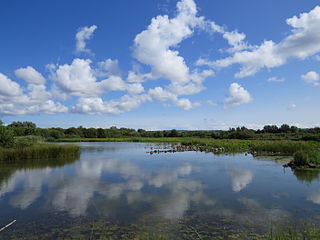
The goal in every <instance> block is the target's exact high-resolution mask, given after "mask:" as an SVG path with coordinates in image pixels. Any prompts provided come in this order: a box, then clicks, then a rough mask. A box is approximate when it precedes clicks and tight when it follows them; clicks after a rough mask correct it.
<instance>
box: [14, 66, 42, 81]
mask: <svg viewBox="0 0 320 240" xmlns="http://www.w3.org/2000/svg"><path fill="white" fill-rule="evenodd" d="M14 73H15V75H16V76H17V77H18V78H21V79H22V80H24V81H26V82H27V83H34V84H44V83H45V82H46V79H45V78H44V77H43V76H42V74H41V73H39V72H37V71H36V70H35V69H34V68H33V67H30V66H28V67H26V68H19V69H17V70H16V71H15V72H14Z"/></svg>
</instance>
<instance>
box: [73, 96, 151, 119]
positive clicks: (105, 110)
mask: <svg viewBox="0 0 320 240" xmlns="http://www.w3.org/2000/svg"><path fill="white" fill-rule="evenodd" d="M150 100H151V98H150V97H149V95H147V94H142V95H135V96H130V95H124V96H122V97H121V98H120V99H118V100H110V101H103V99H102V98H99V97H86V98H85V97H81V98H79V100H78V103H77V104H76V105H75V106H73V108H72V111H73V112H76V113H84V114H120V113H124V112H129V111H131V110H133V109H135V108H138V107H140V105H141V104H142V103H144V102H147V101H150Z"/></svg>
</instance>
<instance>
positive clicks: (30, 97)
mask: <svg viewBox="0 0 320 240" xmlns="http://www.w3.org/2000/svg"><path fill="white" fill-rule="evenodd" d="M0 85H1V89H0V113H1V114H5V115H25V114H36V113H47V114H53V113H60V112H67V111H68V108H67V107H65V106H63V105H62V104H60V103H56V102H54V101H53V100H50V98H51V94H50V93H49V92H47V90H46V86H45V85H43V84H33V83H32V84H28V86H27V89H25V90H23V89H22V88H21V86H20V85H19V84H18V83H16V82H14V81H12V80H11V79H9V78H8V77H7V76H5V75H4V74H1V73H0ZM24 91H25V92H27V93H24Z"/></svg>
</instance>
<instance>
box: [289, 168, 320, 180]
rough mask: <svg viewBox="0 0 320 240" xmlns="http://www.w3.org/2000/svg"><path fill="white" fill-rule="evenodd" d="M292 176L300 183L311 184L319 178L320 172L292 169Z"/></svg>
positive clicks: (317, 170)
mask: <svg viewBox="0 0 320 240" xmlns="http://www.w3.org/2000/svg"><path fill="white" fill-rule="evenodd" d="M292 171H293V174H294V175H295V176H296V177H297V179H298V180H299V181H301V182H307V183H311V182H313V181H314V180H317V179H319V178H320V170H319V169H308V170H305V169H293V170H292Z"/></svg>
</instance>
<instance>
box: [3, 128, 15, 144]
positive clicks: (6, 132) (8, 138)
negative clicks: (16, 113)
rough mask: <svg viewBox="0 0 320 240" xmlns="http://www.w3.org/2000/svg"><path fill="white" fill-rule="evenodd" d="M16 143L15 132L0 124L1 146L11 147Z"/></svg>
mask: <svg viewBox="0 0 320 240" xmlns="http://www.w3.org/2000/svg"><path fill="white" fill-rule="evenodd" d="M13 145H14V136H13V132H12V131H11V130H10V129H9V128H7V127H4V126H0V147H4V148H9V147H13Z"/></svg>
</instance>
